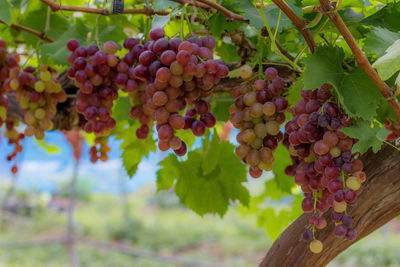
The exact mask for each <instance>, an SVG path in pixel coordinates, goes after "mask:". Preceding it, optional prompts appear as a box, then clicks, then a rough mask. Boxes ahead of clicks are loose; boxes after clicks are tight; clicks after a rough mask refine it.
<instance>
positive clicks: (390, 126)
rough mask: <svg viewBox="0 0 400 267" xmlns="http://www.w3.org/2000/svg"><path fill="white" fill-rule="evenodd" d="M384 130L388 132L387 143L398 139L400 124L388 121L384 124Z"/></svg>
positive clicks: (399, 136)
mask: <svg viewBox="0 0 400 267" xmlns="http://www.w3.org/2000/svg"><path fill="white" fill-rule="evenodd" d="M385 128H386V129H387V130H389V131H390V133H389V134H388V135H387V136H386V140H387V141H390V140H394V139H397V138H400V122H398V121H396V122H394V123H392V122H390V121H389V120H388V121H386V123H385Z"/></svg>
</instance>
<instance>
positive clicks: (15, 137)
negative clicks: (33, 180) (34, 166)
mask: <svg viewBox="0 0 400 267" xmlns="http://www.w3.org/2000/svg"><path fill="white" fill-rule="evenodd" d="M17 126H18V121H12V120H7V121H6V130H5V131H4V137H5V138H7V139H8V143H9V144H10V145H14V151H13V152H12V153H11V154H10V155H8V156H7V161H9V162H11V161H12V160H13V159H15V157H16V156H17V155H18V153H20V152H22V145H21V140H23V139H24V138H25V136H24V134H22V133H19V132H18V131H17V129H16V127H17ZM11 172H12V173H13V174H16V173H17V172H18V167H17V166H16V165H13V166H12V167H11Z"/></svg>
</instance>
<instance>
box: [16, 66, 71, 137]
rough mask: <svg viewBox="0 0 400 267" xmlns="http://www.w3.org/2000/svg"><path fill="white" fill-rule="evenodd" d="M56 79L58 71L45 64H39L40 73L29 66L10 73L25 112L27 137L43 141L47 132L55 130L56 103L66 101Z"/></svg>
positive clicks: (65, 96)
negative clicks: (53, 120) (53, 119)
mask: <svg viewBox="0 0 400 267" xmlns="http://www.w3.org/2000/svg"><path fill="white" fill-rule="evenodd" d="M57 76H58V73H57V71H56V70H55V69H53V68H51V67H48V66H46V65H40V67H39V71H37V70H36V68H34V67H26V68H25V69H24V70H23V71H22V72H20V71H19V69H16V68H15V69H12V70H11V71H10V88H11V89H12V90H15V91H16V93H17V94H16V97H17V100H18V101H19V104H20V106H21V108H23V109H24V110H25V111H26V112H25V115H24V122H25V123H26V125H27V127H26V128H25V135H26V136H35V137H36V138H37V139H43V138H44V132H45V131H49V130H52V129H53V122H52V118H53V117H54V115H55V114H56V112H57V104H58V103H61V102H64V101H65V100H66V99H67V95H66V94H65V92H64V91H63V90H62V88H61V85H60V83H59V82H58V80H57Z"/></svg>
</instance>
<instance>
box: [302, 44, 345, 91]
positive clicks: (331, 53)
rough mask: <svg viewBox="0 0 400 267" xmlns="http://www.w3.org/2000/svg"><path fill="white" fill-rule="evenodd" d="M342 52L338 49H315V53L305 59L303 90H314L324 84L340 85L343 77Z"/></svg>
mask: <svg viewBox="0 0 400 267" xmlns="http://www.w3.org/2000/svg"><path fill="white" fill-rule="evenodd" d="M343 59H344V52H343V50H342V49H341V48H339V47H332V46H321V47H317V48H316V50H315V53H314V54H313V55H311V56H309V57H307V58H306V59H305V65H306V69H305V71H304V87H305V88H304V89H316V88H319V87H320V86H321V85H322V84H324V83H331V84H336V85H338V84H340V83H341V80H342V78H343V75H344V71H343V68H342V61H343Z"/></svg>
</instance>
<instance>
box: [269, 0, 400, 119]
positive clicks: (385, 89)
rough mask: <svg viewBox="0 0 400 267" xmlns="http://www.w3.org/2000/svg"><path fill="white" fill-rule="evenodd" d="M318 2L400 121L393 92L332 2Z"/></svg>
mask: <svg viewBox="0 0 400 267" xmlns="http://www.w3.org/2000/svg"><path fill="white" fill-rule="evenodd" d="M275 1H276V0H274V2H275ZM319 2H320V3H321V6H320V7H319V8H318V11H319V12H322V13H323V14H325V15H326V16H327V17H328V18H329V19H330V20H331V21H332V22H333V24H335V26H336V28H337V29H338V30H339V32H340V34H341V35H342V36H343V38H344V40H345V41H346V43H347V44H348V46H349V47H350V49H351V51H352V52H353V54H354V56H355V57H356V61H357V64H358V65H359V66H360V67H361V68H362V69H363V70H364V72H365V73H366V74H367V75H368V77H369V78H370V79H371V80H372V81H373V82H374V84H375V85H376V86H377V87H378V89H379V91H381V93H382V95H383V97H385V98H386V99H387V101H388V102H389V103H390V105H391V106H392V109H393V111H394V112H395V113H396V116H397V118H398V120H400V103H399V101H398V100H397V98H396V96H395V93H394V90H393V89H392V88H390V87H389V86H388V85H387V84H386V83H385V82H384V81H383V80H382V79H381V77H379V75H378V73H377V72H376V71H375V69H374V68H373V67H372V65H371V63H370V62H369V61H368V58H367V56H366V55H365V54H364V52H363V51H362V50H361V48H360V47H359V46H358V44H357V42H356V40H355V39H354V37H353V35H352V34H351V32H350V30H349V29H348V28H347V26H346V24H345V23H344V22H343V20H342V18H341V17H340V15H339V14H338V13H337V12H336V7H335V6H334V5H333V4H332V2H330V1H329V0H319Z"/></svg>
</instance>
